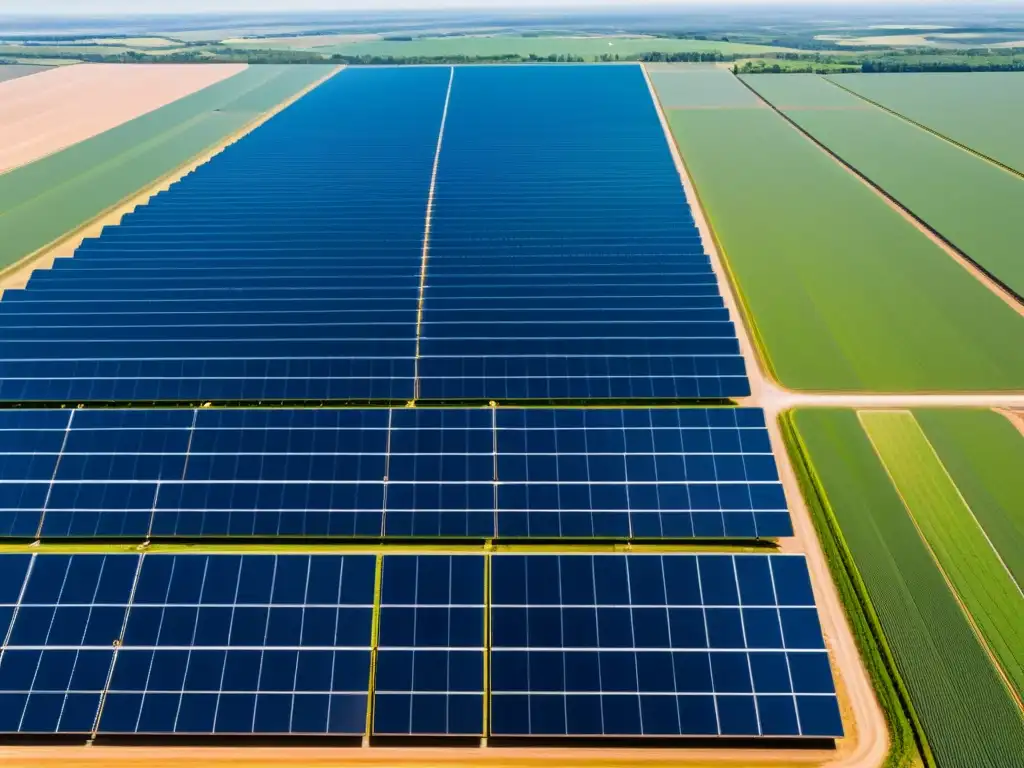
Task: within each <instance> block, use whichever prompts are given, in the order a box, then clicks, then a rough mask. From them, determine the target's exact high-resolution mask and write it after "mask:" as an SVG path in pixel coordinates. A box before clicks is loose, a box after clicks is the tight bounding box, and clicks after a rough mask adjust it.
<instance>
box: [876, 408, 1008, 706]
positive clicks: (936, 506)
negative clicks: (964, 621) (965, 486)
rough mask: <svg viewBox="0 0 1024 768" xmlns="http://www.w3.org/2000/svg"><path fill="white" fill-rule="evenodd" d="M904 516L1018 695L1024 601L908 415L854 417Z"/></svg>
mask: <svg viewBox="0 0 1024 768" xmlns="http://www.w3.org/2000/svg"><path fill="white" fill-rule="evenodd" d="M859 417H860V420H861V424H862V425H863V427H864V430H865V431H866V432H867V434H868V438H869V439H870V440H871V443H872V445H873V446H874V448H875V451H876V452H877V453H878V455H879V458H881V459H882V462H883V463H884V465H885V468H886V471H887V472H888V473H889V476H890V478H891V479H892V481H893V484H894V485H895V487H896V490H897V492H898V493H899V495H900V498H901V499H902V501H903V503H904V505H905V506H906V508H907V512H908V513H909V514H910V516H911V517H912V518H913V520H914V521H915V523H916V525H917V527H918V529H919V530H920V531H921V533H922V535H923V536H924V539H925V541H926V542H927V545H928V547H929V549H930V550H931V551H932V552H933V553H934V556H935V557H936V559H937V560H938V563H939V566H940V567H941V568H942V570H943V572H944V573H945V574H946V576H947V578H948V579H949V580H950V583H951V584H952V586H953V589H955V590H956V593H957V594H958V595H959V597H960V600H961V601H963V603H964V606H965V608H966V610H967V611H969V612H970V614H971V616H972V617H973V618H974V621H975V623H976V624H977V626H978V628H979V630H980V632H981V634H982V636H983V637H984V639H985V642H986V644H987V645H988V647H989V648H990V649H991V651H992V653H993V654H994V656H995V658H996V659H997V660H998V663H999V665H1000V667H1001V668H1002V670H1003V671H1004V672H1005V674H1006V675H1007V677H1008V678H1009V680H1010V683H1011V685H1013V686H1014V688H1015V689H1016V691H1017V695H1018V696H1020V695H1021V694H1022V693H1024V597H1022V595H1021V592H1020V588H1019V586H1018V585H1017V583H1016V582H1015V581H1014V580H1013V578H1012V576H1011V575H1010V573H1009V572H1008V571H1007V569H1006V568H1005V567H1004V565H1003V563H1002V561H1001V560H1000V559H999V555H998V554H997V551H996V549H995V548H994V546H993V545H992V544H991V543H990V542H989V539H988V538H987V537H986V535H985V532H984V530H983V529H982V528H981V526H980V524H979V522H978V521H977V520H976V519H975V518H974V514H973V513H972V511H971V509H970V508H969V507H968V506H967V504H966V503H965V502H964V499H963V497H962V496H961V495H960V492H959V490H958V488H957V487H956V485H955V484H954V483H953V480H952V479H951V478H950V476H949V474H948V473H947V472H946V469H945V467H944V466H943V465H942V463H941V461H940V460H939V458H938V456H937V455H936V454H935V451H934V449H933V448H932V446H931V444H930V443H929V442H928V438H927V437H926V436H925V434H924V432H923V431H922V430H921V427H920V426H919V425H918V423H917V420H916V419H915V418H914V415H913V414H912V413H911V412H910V411H861V412H860V414H859Z"/></svg>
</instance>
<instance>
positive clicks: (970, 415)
mask: <svg viewBox="0 0 1024 768" xmlns="http://www.w3.org/2000/svg"><path fill="white" fill-rule="evenodd" d="M914 416H916V417H917V421H918V422H919V423H920V425H921V427H922V429H924V432H925V434H926V435H927V436H928V441H929V442H930V443H931V444H932V446H933V447H934V448H935V450H936V452H937V453H938V454H939V458H940V459H941V460H942V463H943V464H944V465H945V467H946V469H947V470H948V472H949V474H950V477H952V478H953V482H955V483H956V485H957V487H958V488H959V489H960V492H961V493H962V494H963V496H964V499H965V500H966V501H967V504H968V505H969V506H970V508H971V511H972V512H973V513H974V516H975V517H976V518H977V519H978V522H979V523H980V524H981V526H982V528H984V529H985V533H986V534H988V538H989V539H990V540H991V541H992V544H993V545H994V546H995V548H996V550H997V551H998V552H999V556H1000V557H1001V558H1002V559H1003V562H1004V563H1006V567H1007V568H1009V569H1010V573H1012V574H1013V577H1014V579H1016V581H1017V583H1018V584H1024V482H1021V467H1024V436H1021V434H1020V432H1018V431H1017V428H1016V427H1015V426H1014V425H1013V424H1012V423H1011V422H1010V420H1009V419H1007V418H1006V417H1005V416H1003V415H1002V414H999V413H995V412H994V411H989V410H962V409H934V410H933V409H927V410H915V411H914Z"/></svg>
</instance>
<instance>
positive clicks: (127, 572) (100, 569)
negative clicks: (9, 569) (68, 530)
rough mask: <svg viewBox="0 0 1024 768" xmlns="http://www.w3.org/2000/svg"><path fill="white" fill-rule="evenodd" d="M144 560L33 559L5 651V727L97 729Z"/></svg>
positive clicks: (1, 661) (1, 695)
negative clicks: (141, 561) (133, 591)
mask: <svg viewBox="0 0 1024 768" xmlns="http://www.w3.org/2000/svg"><path fill="white" fill-rule="evenodd" d="M10 557H18V556H17V555H13V556H12V555H3V556H2V557H0V561H4V563H5V566H6V561H7V560H8V558H10ZM139 563H140V557H139V556H138V555H131V554H125V555H120V554H119V555H104V554H93V555H48V556H46V557H43V558H39V557H35V556H33V557H32V558H31V561H30V564H29V566H28V568H27V569H26V573H25V576H24V584H23V586H22V591H21V594H20V596H19V599H18V602H17V604H16V606H15V607H14V609H13V611H12V612H11V616H12V618H11V625H10V630H9V632H8V633H7V635H6V637H5V641H4V645H3V648H2V649H0V732H7V733H79V734H91V733H93V732H94V731H95V726H96V720H97V717H98V713H99V708H100V702H101V700H102V696H103V693H104V691H105V690H106V688H107V684H108V683H109V679H110V673H111V670H112V667H113V664H114V657H115V654H116V651H117V646H118V643H119V640H120V638H121V637H122V634H123V631H124V625H125V621H126V616H127V612H128V606H129V605H130V602H131V594H132V590H133V588H134V584H135V580H136V578H137V574H138V568H139ZM5 570H6V568H5Z"/></svg>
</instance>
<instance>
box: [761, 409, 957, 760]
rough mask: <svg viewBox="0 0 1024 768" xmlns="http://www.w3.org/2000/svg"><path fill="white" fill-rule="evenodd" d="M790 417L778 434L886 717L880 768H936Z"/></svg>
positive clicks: (785, 414)
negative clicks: (882, 766) (886, 735)
mask: <svg viewBox="0 0 1024 768" xmlns="http://www.w3.org/2000/svg"><path fill="white" fill-rule="evenodd" d="M794 415H795V411H793V410H787V411H784V412H782V413H781V414H779V419H778V422H779V427H780V431H781V432H782V438H783V442H784V443H785V447H786V451H787V452H788V454H789V456H790V458H791V460H792V466H793V470H794V472H795V473H796V476H797V482H798V483H799V485H800V489H801V491H802V492H803V496H804V498H805V500H806V501H807V506H808V509H809V510H810V513H811V519H812V521H813V523H814V527H815V529H816V530H817V532H818V540H819V541H820V543H821V546H822V549H823V550H824V552H825V559H826V561H827V562H828V566H829V570H830V571H831V572H832V577H833V582H834V583H835V585H836V589H837V590H838V591H839V595H840V599H841V601H842V603H843V608H844V609H845V611H846V615H847V619H848V620H849V622H850V626H851V629H852V631H853V635H854V638H855V640H856V642H857V646H858V648H859V649H860V652H861V658H862V659H863V660H864V663H865V667H866V668H867V670H868V674H869V675H870V677H871V681H872V683H873V688H874V693H875V696H876V697H877V698H878V702H879V705H880V706H881V708H882V711H883V712H884V713H885V719H886V724H887V726H888V728H889V735H890V738H891V739H892V741H891V742H890V746H889V754H888V757H887V758H886V762H885V766H886V768H904V767H905V766H913V765H917V764H923V765H925V766H927V768H936V766H937V764H936V762H935V757H934V755H933V754H932V751H931V747H930V746H929V744H928V738H927V736H926V735H925V732H924V728H923V726H922V725H921V721H920V719H919V717H918V715H917V711H916V710H915V709H914V705H913V702H912V701H911V698H910V692H909V690H908V689H907V687H906V683H905V682H904V681H903V678H902V676H901V675H900V673H899V669H898V667H897V666H896V659H895V657H894V656H893V653H892V649H891V648H890V647H889V643H888V641H887V640H886V639H885V633H884V631H883V629H882V625H881V621H880V620H879V618H878V614H877V613H876V612H875V608H874V605H873V604H872V602H871V597H870V596H869V594H868V590H867V585H866V584H864V581H863V579H862V578H861V575H860V571H859V570H858V569H857V565H856V562H855V561H854V558H853V552H852V551H851V550H850V548H849V545H848V544H847V543H846V539H845V538H844V536H843V533H842V529H841V527H840V525H839V520H838V519H837V518H836V516H835V512H834V510H833V509H832V506H831V504H830V503H829V501H828V496H827V494H826V493H825V488H824V484H823V483H822V482H821V479H820V478H819V477H818V473H817V470H815V468H814V464H813V462H812V461H811V458H810V453H809V451H808V450H807V447H806V445H805V444H804V441H803V438H802V437H801V436H800V433H799V430H798V429H797V427H796V424H795V420H794ZM908 737H909V740H908Z"/></svg>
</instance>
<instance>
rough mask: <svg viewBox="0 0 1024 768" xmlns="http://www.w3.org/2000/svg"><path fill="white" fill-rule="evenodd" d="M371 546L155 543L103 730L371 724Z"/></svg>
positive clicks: (336, 728) (298, 730)
mask: <svg viewBox="0 0 1024 768" xmlns="http://www.w3.org/2000/svg"><path fill="white" fill-rule="evenodd" d="M374 572H375V558H374V557H372V556H367V555H345V556H339V555H316V556H309V555H255V554H249V555H241V556H239V555H220V554H218V555H201V554H194V555H192V554H189V555H161V554H152V555H147V556H146V557H145V558H144V559H143V564H142V568H141V570H140V573H139V578H138V584H137V586H136V589H135V595H134V600H133V603H132V607H131V610H130V612H129V615H128V619H127V623H126V628H125V633H124V641H123V643H122V645H121V647H120V648H118V651H117V658H116V660H115V663H114V668H113V673H112V675H111V679H110V685H109V692H108V693H107V695H106V698H105V700H104V705H103V715H102V718H101V720H100V723H99V729H98V730H99V732H101V733H151V734H152V733H193V734H208V733H218V734H247V733H261V734H339V735H358V734H362V733H363V732H364V731H365V727H366V712H367V692H368V691H369V674H370V646H371V619H372V612H373V593H374V579H375V575H374Z"/></svg>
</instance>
